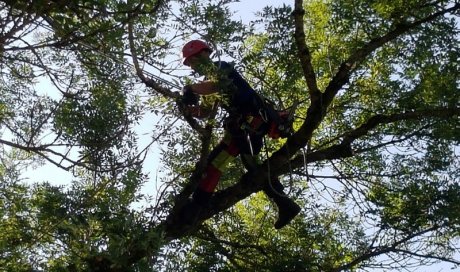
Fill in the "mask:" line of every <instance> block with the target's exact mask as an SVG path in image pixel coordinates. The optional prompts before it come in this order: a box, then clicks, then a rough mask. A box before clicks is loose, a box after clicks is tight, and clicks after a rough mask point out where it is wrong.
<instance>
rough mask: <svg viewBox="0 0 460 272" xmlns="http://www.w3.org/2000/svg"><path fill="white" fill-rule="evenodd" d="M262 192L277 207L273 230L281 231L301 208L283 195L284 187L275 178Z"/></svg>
mask: <svg viewBox="0 0 460 272" xmlns="http://www.w3.org/2000/svg"><path fill="white" fill-rule="evenodd" d="M264 192H265V194H267V196H268V197H269V198H271V199H272V200H273V202H275V204H276V206H277V207H278V219H277V220H276V222H275V229H281V228H282V227H284V226H286V225H287V224H289V223H290V222H291V220H292V219H294V217H296V215H297V214H299V212H300V210H301V208H300V207H299V205H297V203H295V202H294V200H292V199H290V198H289V197H288V196H287V195H286V193H284V186H283V185H282V184H281V182H280V181H279V180H278V179H277V178H276V179H275V178H274V179H273V180H272V181H271V182H270V184H268V186H267V187H266V188H265V189H264Z"/></svg>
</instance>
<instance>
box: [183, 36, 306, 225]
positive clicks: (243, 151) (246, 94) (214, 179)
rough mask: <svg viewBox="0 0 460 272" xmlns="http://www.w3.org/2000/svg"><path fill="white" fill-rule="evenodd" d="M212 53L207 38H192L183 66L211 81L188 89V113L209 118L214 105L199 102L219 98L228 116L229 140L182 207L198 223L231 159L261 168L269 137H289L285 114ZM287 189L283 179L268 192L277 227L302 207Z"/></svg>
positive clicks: (218, 148) (226, 135)
mask: <svg viewBox="0 0 460 272" xmlns="http://www.w3.org/2000/svg"><path fill="white" fill-rule="evenodd" d="M212 52H213V51H212V49H211V48H210V46H209V45H208V44H207V43H205V42H204V41H201V40H192V41H190V42H188V43H186V44H185V45H184V47H183V49H182V54H183V58H184V62H183V64H184V65H186V66H189V67H190V68H191V69H192V70H193V71H194V72H196V73H198V74H199V75H201V76H204V77H205V80H204V81H202V82H199V83H195V84H191V85H187V86H185V87H184V89H183V103H184V104H185V105H187V106H186V110H188V111H189V113H190V114H192V116H194V117H197V118H206V117H209V113H210V112H212V110H211V108H212V107H213V106H216V104H213V103H199V101H200V98H204V100H205V99H206V98H207V97H210V96H211V97H212V96H215V97H217V100H218V101H219V103H220V105H221V106H222V108H223V109H224V110H225V111H226V112H227V114H228V115H227V117H226V118H225V121H224V136H223V138H222V140H221V141H220V142H219V144H217V146H216V147H214V149H213V150H212V151H211V152H210V154H209V157H208V159H207V166H206V170H205V173H204V175H203V177H202V178H201V180H200V182H199V184H198V187H197V188H196V190H195V191H194V193H193V195H192V199H191V200H190V201H189V203H187V204H186V206H185V207H184V208H183V209H182V216H183V217H184V219H183V220H184V221H188V222H189V223H190V222H193V220H194V218H196V217H197V215H198V213H199V212H200V211H201V210H202V209H203V207H205V206H206V205H207V203H208V201H209V199H210V198H211V196H212V194H213V192H214V190H215V188H216V186H217V184H218V182H219V179H220V177H221V176H222V172H223V171H224V169H225V167H226V166H227V165H228V163H229V162H230V161H232V160H233V159H234V158H235V157H237V156H238V155H240V157H241V159H242V162H243V164H244V166H245V167H246V168H247V169H248V170H251V169H253V168H254V167H255V159H254V157H255V156H256V155H257V154H259V152H260V150H261V148H262V145H263V137H264V136H265V135H267V134H269V135H271V136H272V137H273V138H277V137H280V136H281V137H283V136H284V137H286V135H285V134H287V133H289V132H287V130H286V129H287V128H288V127H289V126H286V125H285V124H283V123H282V121H283V120H284V119H283V116H280V115H279V114H278V112H276V111H274V109H273V108H270V107H267V104H266V103H265V102H264V101H263V99H262V98H261V97H260V96H259V95H258V94H257V93H256V91H255V90H254V89H252V88H251V86H250V85H249V84H248V82H247V81H246V80H245V79H243V77H242V76H241V75H240V74H239V73H238V72H237V71H236V69H235V68H234V67H233V66H232V65H231V64H229V63H227V62H225V61H215V62H214V61H213V60H212V59H211V57H210V56H211V53H212ZM283 190H284V187H283V185H282V184H281V183H280V181H279V179H278V178H277V177H270V182H268V184H267V185H266V186H265V188H264V189H263V191H264V192H265V193H266V194H267V196H268V197H269V198H271V199H272V200H273V201H274V203H275V204H276V205H277V207H278V219H277V221H276V222H275V228H276V229H280V228H282V227H284V226H286V225H287V224H288V223H289V222H290V221H291V220H292V219H293V218H294V217H295V216H296V215H297V214H298V213H299V212H300V210H301V209H300V207H299V206H298V205H297V204H296V203H295V202H294V201H293V200H292V199H290V198H289V197H288V196H287V195H286V194H285V193H284V191H283Z"/></svg>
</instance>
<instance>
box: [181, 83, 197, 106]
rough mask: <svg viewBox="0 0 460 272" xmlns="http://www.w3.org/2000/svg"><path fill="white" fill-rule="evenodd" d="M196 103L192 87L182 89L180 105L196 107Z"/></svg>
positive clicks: (195, 95)
mask: <svg viewBox="0 0 460 272" xmlns="http://www.w3.org/2000/svg"><path fill="white" fill-rule="evenodd" d="M198 101H199V97H198V95H197V94H196V93H194V92H193V91H192V87H190V86H189V85H187V86H185V87H184V88H183V89H182V103H184V105H187V106H196V105H198Z"/></svg>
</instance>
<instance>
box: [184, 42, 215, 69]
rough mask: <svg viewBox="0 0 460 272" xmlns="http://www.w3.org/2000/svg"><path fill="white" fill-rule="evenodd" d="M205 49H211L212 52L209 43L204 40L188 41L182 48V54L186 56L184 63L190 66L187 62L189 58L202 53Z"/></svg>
mask: <svg viewBox="0 0 460 272" xmlns="http://www.w3.org/2000/svg"><path fill="white" fill-rule="evenodd" d="M203 50H209V51H210V52H212V49H211V47H209V45H208V44H207V43H205V42H203V41H200V40H192V41H189V42H188V43H186V44H185V45H184V47H183V48H182V56H183V57H184V65H187V66H188V63H187V60H188V58H189V57H191V56H194V55H196V54H198V53H200V52H201V51H203Z"/></svg>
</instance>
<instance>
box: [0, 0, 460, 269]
mask: <svg viewBox="0 0 460 272" xmlns="http://www.w3.org/2000/svg"><path fill="white" fill-rule="evenodd" d="M231 3H232V1H230V0H220V1H207V2H205V1H195V0H194V1H165V0H158V1H152V2H148V3H147V1H138V0H136V1H135V0H133V1H127V2H125V1H113V0H105V1H100V0H92V1H67V2H65V3H64V2H62V1H34V0H29V1H8V0H4V1H2V2H0V5H1V7H2V9H1V10H2V11H1V26H2V27H1V30H2V31H1V33H0V40H1V45H2V47H1V48H0V57H1V67H2V68H1V75H2V82H1V84H0V92H1V96H0V97H1V98H0V118H1V126H2V131H4V133H3V134H2V137H1V139H0V141H1V143H2V150H1V151H2V152H1V159H2V162H3V163H2V166H1V168H0V177H1V180H2V183H1V190H0V192H1V194H0V195H1V198H0V201H1V202H2V210H1V211H0V213H1V216H2V223H1V224H0V229H1V232H0V245H1V247H0V248H1V251H0V256H1V258H0V265H1V267H4V268H5V269H7V270H12V271H31V270H33V269H35V270H46V271H62V270H66V271H151V270H152V269H156V270H160V271H162V270H167V271H169V270H179V271H203V270H211V271H215V270H219V271H247V270H257V271H348V270H358V269H362V270H370V269H372V268H402V267H403V268H406V269H411V268H414V267H417V266H420V265H424V264H430V263H433V262H437V261H444V262H448V263H451V264H452V265H455V266H458V265H459V264H460V260H458V259H455V254H458V252H459V249H458V235H459V231H460V214H459V210H460V209H459V208H460V207H459V203H460V199H459V196H460V187H459V180H458V177H459V176H460V175H459V174H460V173H459V169H460V168H459V160H458V156H459V149H458V144H459V139H460V134H459V130H458V127H459V118H458V116H459V113H460V108H459V101H460V100H459V96H460V92H459V91H458V89H459V82H460V81H459V78H458V75H459V74H460V73H459V63H458V59H459V52H460V50H459V43H458V30H459V29H458V17H457V16H458V13H459V8H460V4H459V3H458V2H457V1H394V0H388V1H383V2H382V1H348V0H343V1H324V0H316V1H302V0H295V1H294V3H293V5H292V6H287V5H284V6H280V7H276V8H274V7H267V8H264V9H263V11H261V13H260V14H259V18H260V19H258V20H255V21H252V22H251V23H250V24H249V25H244V24H243V23H242V22H239V21H235V20H233V19H232V17H231V12H230V9H229V4H231ZM190 36H191V37H200V38H202V39H204V40H207V41H208V42H210V43H211V44H213V46H215V47H216V48H217V49H219V52H218V57H222V58H231V59H234V60H235V62H236V63H238V64H237V68H238V69H240V70H241V71H242V72H243V73H244V75H245V77H246V78H247V79H248V80H249V81H250V82H251V83H252V85H253V86H254V87H255V88H256V89H257V90H258V91H260V92H261V93H263V95H264V96H265V97H267V98H270V99H271V100H273V101H275V102H276V104H277V105H280V107H288V106H290V105H293V104H297V105H298V106H297V108H296V117H297V118H296V122H295V133H294V134H293V135H292V136H290V137H288V138H287V139H286V140H282V141H269V142H267V143H266V154H265V156H262V157H263V158H262V160H261V162H260V165H259V166H258V167H257V168H256V169H254V170H252V171H250V172H246V171H244V169H243V167H242V165H241V164H240V163H238V162H236V163H234V164H232V165H230V170H229V171H228V172H227V173H226V174H225V175H224V177H223V179H222V181H221V183H220V185H219V190H218V191H217V192H216V194H215V195H214V196H213V197H212V199H211V204H210V206H209V208H207V209H206V210H205V212H204V213H203V214H201V215H200V218H199V220H198V222H197V224H196V225H193V226H188V225H184V224H181V223H180V220H179V218H178V210H179V209H180V208H181V207H182V205H183V204H184V202H185V201H186V199H187V198H188V197H189V196H190V194H191V192H193V189H194V187H195V186H196V185H197V182H198V180H199V177H200V176H201V174H202V173H203V168H204V164H205V162H206V157H207V155H208V153H209V150H210V148H211V147H212V145H213V144H214V143H215V141H216V138H217V137H218V136H219V133H221V130H220V125H219V123H220V122H221V120H220V119H219V116H220V115H219V114H218V115H217V118H216V119H215V120H209V121H197V120H195V119H193V118H191V117H190V116H188V115H187V114H186V113H184V112H182V111H181V110H180V108H181V105H180V103H181V102H180V100H179V99H177V98H179V93H178V92H177V91H178V90H177V86H181V85H182V84H185V82H188V81H190V80H193V78H190V77H188V76H186V75H184V74H183V73H180V72H178V71H179V70H180V69H181V68H180V65H181V64H180V59H179V58H177V57H175V56H177V54H178V52H179V51H180V46H181V45H182V44H183V43H184V41H185V39H187V38H189V37H190ZM128 67H129V68H131V67H132V68H134V69H128ZM133 70H134V72H133ZM45 79H46V80H47V81H48V82H49V84H51V85H52V86H53V89H55V90H56V94H55V95H49V94H48V93H45V92H43V90H41V89H40V88H41V87H40V86H41V85H38V84H37V83H38V82H40V81H43V80H45ZM146 94H148V99H145V97H146ZM152 115H156V116H158V117H160V118H161V121H160V122H159V124H158V125H157V126H156V127H155V131H154V132H153V133H152V135H151V139H152V140H151V142H150V143H148V144H146V145H144V146H142V145H141V144H140V143H139V138H140V135H139V133H138V132H137V131H136V129H135V128H136V124H137V123H138V122H139V121H140V120H141V119H142V118H143V117H146V116H147V117H148V118H151V116H152ZM152 125H153V124H152ZM155 143H160V144H162V146H164V148H163V149H162V150H161V154H160V155H161V157H162V166H163V167H162V172H161V175H158V177H157V178H158V179H160V180H161V184H162V185H161V187H159V188H158V189H157V190H156V191H155V194H153V195H151V196H146V195H144V194H143V193H142V192H141V188H142V185H143V184H145V182H147V181H148V179H149V177H148V175H147V172H149V171H151V165H147V164H146V163H145V158H146V156H147V154H148V152H149V151H151V149H152V148H151V147H152V146H153V145H154V144H155ZM157 152H158V151H157ZM158 153H159V152H158ZM43 163H51V164H54V165H55V166H56V167H60V168H61V169H64V170H66V171H71V172H72V173H73V174H74V180H73V181H72V183H71V185H69V186H67V187H59V186H55V185H52V183H50V182H36V183H34V184H26V183H24V182H22V181H21V175H20V173H21V172H22V171H24V169H26V168H27V167H32V166H34V165H37V164H43ZM272 176H278V177H280V178H281V179H282V180H283V182H284V183H285V184H286V185H288V187H289V188H290V193H291V195H293V196H295V197H296V199H297V201H298V202H299V203H301V204H302V206H303V213H302V215H301V216H298V218H296V220H295V221H294V222H293V223H292V224H290V225H289V226H288V227H286V228H284V229H282V230H281V231H275V230H274V229H273V228H272V226H271V224H272V219H273V216H274V215H275V211H273V209H271V207H272V205H271V204H270V202H269V201H268V200H267V199H266V198H264V196H263V195H262V194H259V193H258V192H259V191H260V190H261V189H262V188H263V187H264V186H265V184H266V183H267V182H269V180H270V177H272ZM53 179H58V177H50V181H53ZM269 208H270V209H269Z"/></svg>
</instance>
